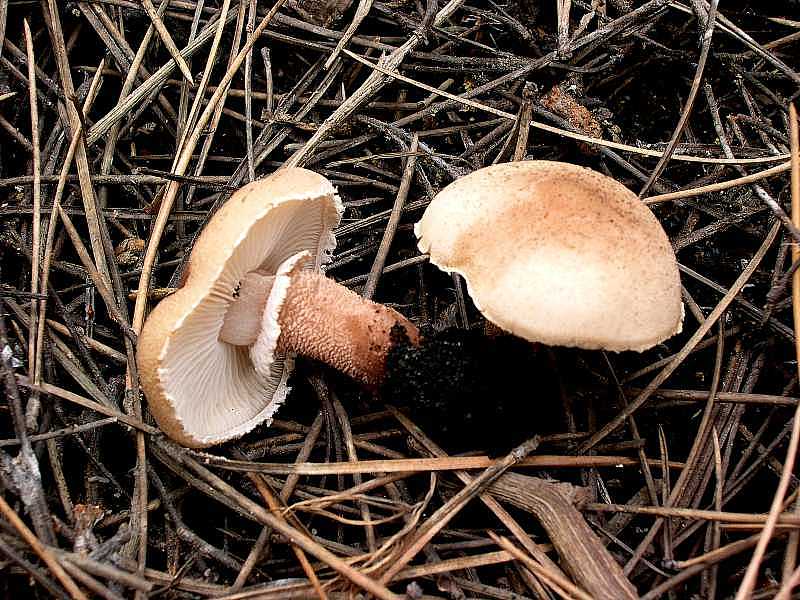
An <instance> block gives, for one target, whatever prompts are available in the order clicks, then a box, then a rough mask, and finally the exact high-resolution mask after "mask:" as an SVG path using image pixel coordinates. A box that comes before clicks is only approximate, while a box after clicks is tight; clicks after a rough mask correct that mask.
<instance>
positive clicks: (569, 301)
mask: <svg viewBox="0 0 800 600" xmlns="http://www.w3.org/2000/svg"><path fill="white" fill-rule="evenodd" d="M414 230H415V232H416V234H417V237H418V239H419V249H420V251H421V252H426V253H428V254H430V260H431V262H432V263H433V264H435V265H436V266H438V267H440V268H441V269H443V270H445V271H449V272H457V273H460V274H461V275H463V276H464V278H465V279H466V281H467V286H468V289H469V293H470V296H471V297H472V299H473V300H474V302H475V305H476V306H477V307H478V309H479V310H481V312H482V313H483V314H484V315H485V316H486V318H487V319H489V320H490V321H492V322H493V323H495V324H497V325H498V326H500V327H502V328H503V329H505V330H506V331H509V332H511V333H514V334H516V335H518V336H520V337H523V338H525V339H528V340H531V341H537V342H543V343H545V344H550V345H558V346H577V347H580V348H587V349H606V350H613V351H622V350H637V351H642V350H645V349H647V348H650V347H651V346H653V345H655V344H657V343H659V342H661V341H663V340H665V339H667V338H668V337H670V336H672V335H674V334H676V333H678V332H679V331H680V330H681V324H682V321H683V304H682V302H681V285H680V276H679V273H678V266H677V262H676V260H675V254H674V253H673V251H672V247H671V246H670V243H669V240H668V239H667V235H666V233H665V232H664V230H663V229H662V228H661V225H660V224H659V222H658V220H657V219H656V218H655V216H653V214H652V213H651V212H650V210H649V209H648V208H647V207H646V206H645V205H644V204H642V202H641V201H640V200H639V199H638V198H637V197H636V195H635V194H634V193H633V192H631V191H630V190H628V189H627V188H625V187H624V186H623V185H621V184H620V183H618V182H616V181H614V180H613V179H611V178H609V177H606V176H605V175H602V174H600V173H597V172H595V171H592V170H591V169H586V168H583V167H578V166H575V165H571V164H567V163H560V162H551V161H526V162H516V163H507V164H500V165H493V166H490V167H486V168H483V169H479V170H478V171H475V172H474V173H472V174H470V175H467V176H466V177H463V178H461V179H458V180H456V181H455V182H453V183H452V184H450V185H448V186H447V187H446V188H444V189H443V190H442V191H441V192H439V194H438V195H437V196H436V197H435V198H434V199H433V201H432V202H431V204H430V205H429V206H428V208H427V209H426V211H425V214H424V215H423V217H422V220H421V221H420V222H419V223H417V224H416V226H415V229H414Z"/></svg>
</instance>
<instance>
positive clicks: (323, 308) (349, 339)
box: [219, 271, 419, 387]
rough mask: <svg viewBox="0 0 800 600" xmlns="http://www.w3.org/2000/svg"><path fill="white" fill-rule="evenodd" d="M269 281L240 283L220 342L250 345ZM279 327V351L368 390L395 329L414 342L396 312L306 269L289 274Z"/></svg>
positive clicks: (252, 278)
mask: <svg viewBox="0 0 800 600" xmlns="http://www.w3.org/2000/svg"><path fill="white" fill-rule="evenodd" d="M274 280H275V278H274V277H268V276H263V275H260V274H258V273H255V272H254V273H249V274H248V275H247V276H246V277H245V278H244V279H243V280H242V282H241V284H240V286H239V289H238V297H237V299H236V300H234V302H233V303H232V304H231V305H230V307H229V308H228V312H227V313H226V315H225V320H224V323H223V326H222V330H221V331H220V335H219V339H220V341H223V342H227V343H229V344H234V345H237V346H250V345H252V344H253V343H254V342H255V340H256V338H257V337H258V334H259V331H260V328H261V322H262V318H261V315H262V314H263V312H264V309H265V305H266V303H267V298H268V296H269V294H270V291H271V289H272V285H273V283H274ZM278 325H279V326H280V336H279V337H278V346H277V347H278V350H280V351H283V352H294V353H296V354H299V355H301V356H306V357H308V358H313V359H316V360H319V361H321V362H324V363H326V364H328V365H330V366H332V367H334V368H335V369H337V370H339V371H342V372H343V373H346V374H347V375H349V376H351V377H352V378H353V379H356V380H357V381H359V382H361V383H363V384H365V385H367V386H370V387H377V386H379V385H380V384H381V383H382V381H383V378H384V376H385V373H386V357H387V355H388V354H389V351H390V350H391V348H392V345H393V344H394V341H393V335H392V330H393V328H394V327H395V326H398V325H399V326H400V327H402V329H403V330H404V331H405V334H406V335H407V336H408V340H409V342H411V343H412V344H414V345H416V344H418V343H419V331H418V329H417V328H416V326H415V325H413V324H412V323H411V322H410V321H409V320H408V319H406V318H405V317H404V316H403V315H401V314H400V313H398V312H397V311H395V310H393V309H391V308H389V307H387V306H383V305H382V304H376V303H375V302H371V301H369V300H365V299H364V298H362V297H361V296H359V295H358V294H356V293H354V292H352V291H351V290H349V289H347V288H346V287H344V286H342V285H340V284H338V283H336V282H335V281H333V280H332V279H329V278H327V277H325V276H324V275H322V274H320V273H314V272H309V271H300V272H296V273H294V274H292V275H291V279H290V283H289V287H288V289H287V290H286V297H285V299H284V301H283V304H282V305H281V308H280V313H279V315H278Z"/></svg>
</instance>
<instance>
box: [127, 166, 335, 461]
mask: <svg viewBox="0 0 800 600" xmlns="http://www.w3.org/2000/svg"><path fill="white" fill-rule="evenodd" d="M341 213H342V205H341V202H340V201H339V198H338V196H337V195H336V191H335V190H334V188H333V186H332V185H331V183H330V182H329V181H328V180H327V179H325V178H324V177H322V176H321V175H318V174H316V173H313V172H311V171H307V170H305V169H283V170H280V171H278V172H276V173H274V174H273V175H271V176H269V177H266V178H264V179H261V180H258V181H254V182H252V183H250V184H249V185H247V186H245V187H243V188H242V189H240V190H238V191H237V192H236V193H234V194H233V195H232V196H231V198H230V199H229V200H228V201H227V202H226V203H225V204H224V205H223V206H222V208H220V210H219V211H218V212H217V213H216V214H215V215H214V216H213V218H212V219H211V220H210V221H209V222H208V224H207V225H206V227H205V229H204V230H203V232H202V233H201V235H200V236H199V237H198V239H197V242H196V244H195V246H194V249H193V250H192V254H191V256H190V259H189V266H188V276H187V278H186V281H185V283H184V285H183V287H182V288H181V289H180V290H178V291H177V292H175V293H174V294H173V295H171V296H169V297H168V298H166V299H165V300H163V301H162V302H160V303H159V304H158V305H157V306H156V307H155V309H154V310H153V311H152V313H150V316H149V317H148V319H147V321H146V323H145V325H144V327H143V328H142V332H141V334H140V336H139V341H138V348H137V363H138V366H139V376H140V380H141V382H142V388H143V389H144V392H145V395H146V397H147V400H148V403H149V406H150V410H151V412H152V413H153V416H154V417H155V419H156V421H157V422H158V424H159V426H160V427H161V429H162V430H164V432H165V433H167V434H168V435H169V436H170V437H172V438H174V439H176V440H177V441H179V442H180V443H182V444H184V445H186V446H190V447H206V446H211V445H213V444H218V443H221V442H223V441H226V440H230V439H234V438H236V437H239V436H241V435H243V434H245V433H247V432H248V431H250V430H251V429H252V428H253V427H255V426H256V425H258V424H259V423H262V422H264V421H266V420H268V419H270V418H271V417H272V415H273V414H274V412H275V411H276V410H277V408H278V406H280V404H281V403H282V402H283V400H284V399H285V397H286V395H287V393H288V391H289V389H288V386H287V379H288V377H289V375H290V373H291V370H292V367H293V358H292V357H291V356H280V355H278V356H275V357H273V359H272V360H271V362H270V364H269V366H268V372H266V373H265V372H263V371H262V372H261V373H259V370H258V369H256V368H255V366H254V365H253V361H252V359H251V356H250V353H249V351H248V348H246V347H241V346H234V345H231V344H226V343H224V342H220V341H219V340H218V336H219V331H220V329H221V327H222V323H223V319H224V316H225V312H226V309H227V307H228V306H229V305H230V303H231V302H232V301H233V299H234V297H235V294H236V288H237V285H238V283H239V282H240V280H241V279H242V278H243V277H244V276H245V275H246V274H247V273H249V272H251V271H255V270H258V271H259V272H261V273H264V274H266V275H274V274H276V273H277V271H278V269H279V267H281V266H283V268H284V269H293V268H295V263H296V261H295V260H289V259H290V258H292V257H298V256H300V255H301V253H304V252H308V253H309V254H310V260H309V261H308V263H307V264H306V265H305V268H309V269H316V270H320V269H321V267H322V266H323V265H324V264H326V263H327V262H329V260H330V254H331V251H332V250H333V248H334V246H335V245H336V241H335V239H334V237H333V234H332V230H333V228H334V227H336V225H338V223H339V220H340V217H341Z"/></svg>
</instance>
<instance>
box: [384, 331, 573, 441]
mask: <svg viewBox="0 0 800 600" xmlns="http://www.w3.org/2000/svg"><path fill="white" fill-rule="evenodd" d="M393 338H394V339H393V342H394V344H393V348H392V350H391V352H390V353H389V356H388V357H387V364H386V370H387V376H386V379H385V381H384V385H383V389H382V390H381V392H382V397H383V400H384V401H385V402H387V403H390V404H392V405H394V406H398V407H402V408H404V409H406V410H408V411H409V414H410V415H411V416H412V417H413V419H414V420H415V421H416V422H417V424H418V425H420V426H421V427H422V428H423V430H424V431H429V432H431V431H435V432H436V434H437V441H441V442H442V443H443V444H444V445H445V446H446V448H447V449H448V450H449V451H452V452H459V451H466V450H475V449H477V448H482V449H484V450H486V451H489V452H495V453H504V452H507V451H508V450H510V449H511V448H512V447H514V446H515V445H517V444H519V443H520V442H522V441H524V440H525V439H527V438H529V437H531V436H532V435H534V434H542V433H547V432H549V431H554V430H556V429H557V428H558V427H559V426H561V425H562V423H561V420H560V418H559V416H558V415H559V412H558V405H559V404H558V403H559V399H558V385H557V381H556V378H555V377H553V376H552V372H550V371H551V370H550V368H549V366H550V361H549V360H548V357H547V356H546V352H544V351H542V349H541V348H539V347H537V346H536V345H534V344H531V343H529V342H526V341H525V340H521V339H519V338H516V337H513V336H509V335H499V336H487V335H485V334H484V333H483V332H482V331H480V330H466V329H456V328H451V329H446V330H444V331H441V332H434V331H425V332H423V341H422V343H421V344H420V345H419V346H414V345H413V344H411V343H409V341H408V338H407V337H406V336H405V333H404V332H403V330H402V329H400V328H398V330H397V331H395V332H393Z"/></svg>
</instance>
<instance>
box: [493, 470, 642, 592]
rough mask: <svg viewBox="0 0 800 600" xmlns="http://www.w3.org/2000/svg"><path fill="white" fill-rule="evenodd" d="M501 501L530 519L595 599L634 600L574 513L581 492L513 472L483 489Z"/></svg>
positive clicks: (604, 551) (612, 562)
mask: <svg viewBox="0 0 800 600" xmlns="http://www.w3.org/2000/svg"><path fill="white" fill-rule="evenodd" d="M488 491H489V493H491V494H492V495H493V496H495V497H497V498H498V499H499V500H501V501H503V502H508V503H509V504H511V505H513V506H516V507H517V508H521V509H522V510H525V511H528V512H530V513H531V514H533V515H534V516H535V517H536V519H537V520H538V521H539V522H540V523H541V525H542V527H543V528H544V530H545V531H546V532H547V534H548V535H549V536H550V541H551V542H552V543H553V546H554V547H555V549H556V551H557V552H558V555H559V557H560V558H561V562H562V563H563V567H564V569H565V570H566V571H567V573H569V574H570V576H571V577H572V578H573V579H574V581H575V583H576V584H577V585H578V586H579V587H580V588H582V589H583V590H584V591H586V592H588V593H589V594H590V595H591V596H592V597H593V598H596V599H597V600H634V599H635V598H638V594H637V593H636V589H635V588H634V587H633V585H632V584H631V582H630V581H628V578H627V577H625V574H624V573H623V572H622V567H620V565H619V564H618V563H617V561H616V560H614V557H613V556H612V555H611V553H610V552H609V551H608V550H607V549H606V547H605V546H604V545H603V544H602V543H601V541H600V539H599V538H598V537H597V536H596V535H595V533H594V531H592V529H591V528H590V527H589V525H588V523H586V521H585V519H584V518H583V515H582V514H581V513H580V512H579V511H578V510H577V509H576V508H575V504H576V503H580V502H581V500H582V499H583V496H584V495H585V490H582V488H579V487H576V486H573V485H571V484H568V483H557V482H552V481H547V480H545V479H540V478H538V477H529V476H527V475H520V474H518V473H506V474H504V475H503V476H502V477H501V478H500V479H498V480H497V481H495V482H494V483H493V484H492V485H491V486H490V487H489V489H488Z"/></svg>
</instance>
